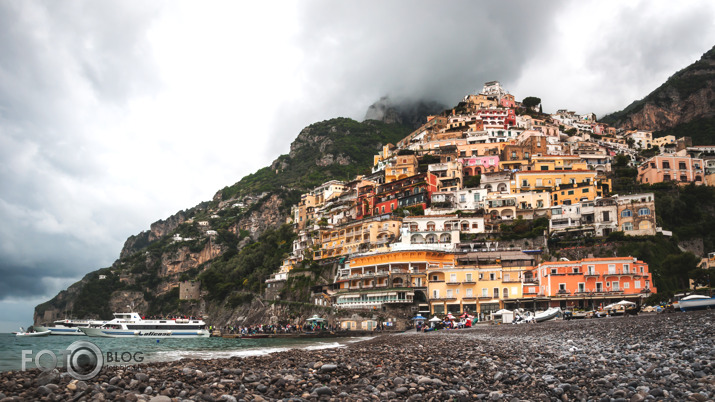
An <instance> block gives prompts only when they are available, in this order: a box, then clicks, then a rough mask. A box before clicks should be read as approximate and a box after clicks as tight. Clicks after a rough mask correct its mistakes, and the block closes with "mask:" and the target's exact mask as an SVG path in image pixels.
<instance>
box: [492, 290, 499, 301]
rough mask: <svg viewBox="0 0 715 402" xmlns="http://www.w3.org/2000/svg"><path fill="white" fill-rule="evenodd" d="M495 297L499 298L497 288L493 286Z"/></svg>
mask: <svg viewBox="0 0 715 402" xmlns="http://www.w3.org/2000/svg"><path fill="white" fill-rule="evenodd" d="M493 297H494V298H495V299H497V298H499V288H494V296H493Z"/></svg>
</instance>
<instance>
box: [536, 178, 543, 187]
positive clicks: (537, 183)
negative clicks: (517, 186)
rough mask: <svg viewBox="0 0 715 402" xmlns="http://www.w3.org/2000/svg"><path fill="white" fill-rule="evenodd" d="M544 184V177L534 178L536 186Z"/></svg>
mask: <svg viewBox="0 0 715 402" xmlns="http://www.w3.org/2000/svg"><path fill="white" fill-rule="evenodd" d="M543 185H544V179H536V187H541V186H543Z"/></svg>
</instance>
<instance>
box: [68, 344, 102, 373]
mask: <svg viewBox="0 0 715 402" xmlns="http://www.w3.org/2000/svg"><path fill="white" fill-rule="evenodd" d="M67 352H68V354H67V361H66V363H67V372H68V373H69V374H70V375H71V376H72V377H73V378H76V379H78V380H82V381H84V380H89V379H91V378H94V377H95V376H96V375H97V374H99V371H100V370H101V369H102V366H104V356H102V351H101V350H100V349H99V347H98V346H97V345H95V344H93V343H92V342H88V341H76V342H73V343H72V344H71V345H69V346H68V347H67Z"/></svg>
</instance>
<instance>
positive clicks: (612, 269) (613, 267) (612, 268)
mask: <svg viewBox="0 0 715 402" xmlns="http://www.w3.org/2000/svg"><path fill="white" fill-rule="evenodd" d="M608 273H609V274H615V273H616V264H608Z"/></svg>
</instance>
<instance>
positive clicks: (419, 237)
mask: <svg viewBox="0 0 715 402" xmlns="http://www.w3.org/2000/svg"><path fill="white" fill-rule="evenodd" d="M410 243H412V244H424V243H425V238H424V237H422V235H420V234H416V235H412V237H411V238H410Z"/></svg>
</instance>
